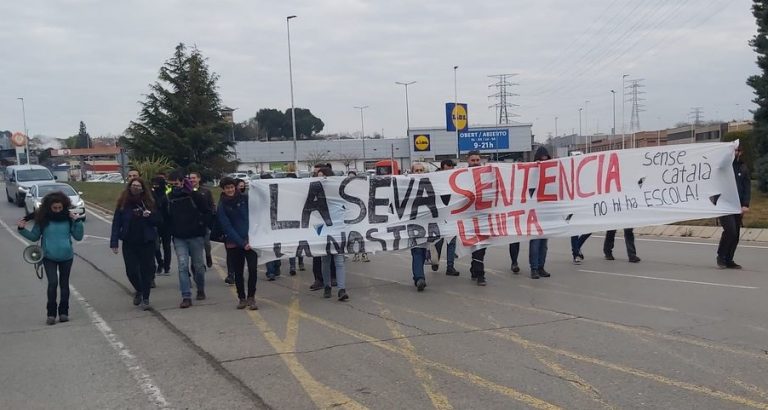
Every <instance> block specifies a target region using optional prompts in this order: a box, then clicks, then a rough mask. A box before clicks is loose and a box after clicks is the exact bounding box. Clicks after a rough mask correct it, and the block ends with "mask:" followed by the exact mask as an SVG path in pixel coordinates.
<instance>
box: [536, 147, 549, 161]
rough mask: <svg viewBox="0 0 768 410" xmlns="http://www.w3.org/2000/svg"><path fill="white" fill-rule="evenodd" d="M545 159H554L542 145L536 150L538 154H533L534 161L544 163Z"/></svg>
mask: <svg viewBox="0 0 768 410" xmlns="http://www.w3.org/2000/svg"><path fill="white" fill-rule="evenodd" d="M544 157H547V158H546V159H552V157H551V156H550V155H549V151H547V149H546V148H545V147H544V146H543V145H541V146H539V148H538V149H537V150H536V153H535V154H533V160H534V161H544V160H545V159H544Z"/></svg>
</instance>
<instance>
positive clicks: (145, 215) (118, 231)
mask: <svg viewBox="0 0 768 410" xmlns="http://www.w3.org/2000/svg"><path fill="white" fill-rule="evenodd" d="M159 222H160V214H159V213H158V212H157V209H156V208H155V200H154V198H153V195H152V192H151V191H149V189H148V188H147V185H146V184H145V183H144V180H142V179H141V178H138V177H137V178H134V179H132V180H131V181H130V182H129V183H128V185H127V186H126V189H125V190H124V191H123V193H122V194H121V195H120V198H119V199H118V200H117V206H116V207H115V213H114V216H113V218H112V235H111V237H110V239H109V247H110V248H112V252H114V253H115V254H117V252H118V242H119V241H123V261H124V262H125V273H126V275H127V276H128V280H129V281H130V282H131V285H132V286H133V289H134V290H135V291H136V293H134V296H133V305H134V306H139V305H141V307H142V309H144V310H149V309H150V304H149V292H150V288H151V285H152V281H153V279H154V276H155V263H154V262H155V261H154V256H155V241H156V240H157V230H156V229H157V225H158V223H159Z"/></svg>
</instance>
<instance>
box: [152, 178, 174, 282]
mask: <svg viewBox="0 0 768 410" xmlns="http://www.w3.org/2000/svg"><path fill="white" fill-rule="evenodd" d="M166 185H167V182H166V181H165V175H159V174H158V175H157V176H155V177H154V178H152V196H153V198H154V200H155V209H157V212H158V213H159V214H160V217H159V218H158V219H159V220H160V222H159V223H158V224H157V241H156V246H155V260H156V262H157V274H158V275H163V276H168V275H170V271H171V231H170V229H169V228H168V219H169V218H168V194H167V193H166V190H167V186H166Z"/></svg>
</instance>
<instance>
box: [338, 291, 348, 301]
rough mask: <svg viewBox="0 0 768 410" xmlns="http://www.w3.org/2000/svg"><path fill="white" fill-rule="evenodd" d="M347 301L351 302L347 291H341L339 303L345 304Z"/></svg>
mask: <svg viewBox="0 0 768 410" xmlns="http://www.w3.org/2000/svg"><path fill="white" fill-rule="evenodd" d="M346 300H349V295H347V290H346V289H339V302H344V301H346Z"/></svg>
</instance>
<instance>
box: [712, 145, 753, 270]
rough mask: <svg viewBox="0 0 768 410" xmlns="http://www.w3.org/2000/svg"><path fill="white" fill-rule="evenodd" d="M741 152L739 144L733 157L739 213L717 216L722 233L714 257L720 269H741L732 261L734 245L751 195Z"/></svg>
mask: <svg viewBox="0 0 768 410" xmlns="http://www.w3.org/2000/svg"><path fill="white" fill-rule="evenodd" d="M742 153H743V151H742V148H741V146H738V147H736V152H735V154H734V157H733V174H734V176H735V177H736V190H737V192H738V193H739V202H740V203H741V213H740V214H734V215H725V216H721V217H720V218H718V221H719V222H720V226H722V227H723V234H722V235H721V236H720V244H719V245H718V247H717V259H716V262H717V267H718V268H720V269H725V268H727V269H741V265H739V264H738V263H736V262H734V261H733V256H734V254H735V253H736V247H737V246H739V234H740V230H741V225H742V218H743V217H744V213H745V212H749V200H750V199H751V196H752V187H751V186H750V177H749V168H747V164H745V163H744V162H743V161H742V160H741V156H742Z"/></svg>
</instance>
